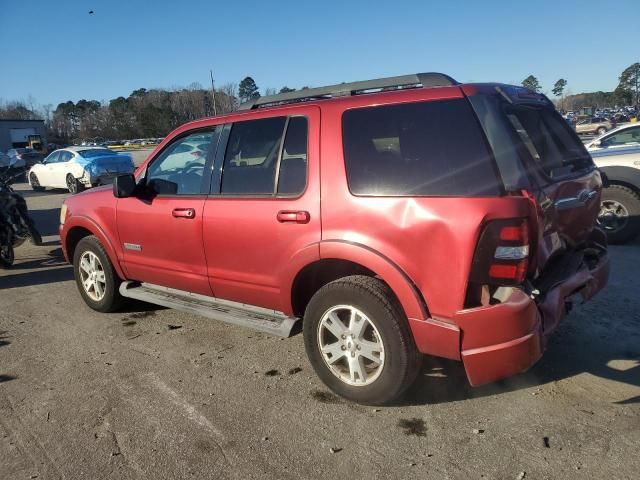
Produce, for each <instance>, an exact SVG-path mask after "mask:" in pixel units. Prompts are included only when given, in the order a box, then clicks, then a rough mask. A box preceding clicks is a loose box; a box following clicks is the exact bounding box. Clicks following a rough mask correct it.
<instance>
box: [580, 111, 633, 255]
mask: <svg viewBox="0 0 640 480" xmlns="http://www.w3.org/2000/svg"><path fill="white" fill-rule="evenodd" d="M586 147H587V150H588V151H589V153H590V154H591V156H592V157H593V160H594V161H595V163H596V165H597V166H598V168H599V169H600V171H601V172H603V173H604V174H605V175H606V176H607V178H608V180H609V187H608V188H605V189H604V190H603V192H602V204H601V206H600V215H599V217H598V222H599V223H600V225H601V226H602V227H603V228H604V229H605V231H606V232H607V237H608V239H609V242H610V243H624V242H627V241H629V240H631V239H633V238H635V237H636V236H637V235H638V233H640V123H630V124H627V125H624V126H622V127H618V128H616V129H614V130H611V131H610V132H607V133H605V134H604V135H602V136H600V137H598V138H596V139H595V140H593V141H592V142H591V143H588V144H587V145H586Z"/></svg>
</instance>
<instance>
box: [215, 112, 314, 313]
mask: <svg viewBox="0 0 640 480" xmlns="http://www.w3.org/2000/svg"><path fill="white" fill-rule="evenodd" d="M292 110H293V111H295V114H290V115H288V116H287V115H283V114H282V113H279V114H273V115H272V116H268V117H264V116H261V118H257V119H254V120H246V121H241V122H236V123H234V124H233V125H227V126H225V130H226V131H225V133H224V134H223V136H222V139H221V142H220V145H221V147H222V146H223V145H225V143H226V149H224V148H219V149H218V154H217V155H216V164H215V172H216V174H214V178H215V180H214V181H213V182H212V184H213V186H212V194H211V196H210V197H209V198H208V199H207V202H206V205H205V208H204V232H203V236H204V248H205V254H206V257H207V267H208V275H209V279H210V282H211V287H212V289H213V291H214V292H215V295H216V297H219V298H223V299H226V300H232V301H236V302H240V303H246V304H251V305H258V306H261V307H265V308H272V309H274V310H278V311H284V310H285V309H286V308H287V301H286V299H288V298H289V293H288V291H283V285H282V278H283V273H284V272H285V271H286V270H287V268H289V266H290V265H291V263H292V262H293V261H294V259H296V258H300V255H308V257H305V258H308V260H309V261H311V260H312V259H314V258H315V259H317V258H319V250H318V246H317V244H318V242H319V241H320V236H321V232H320V188H319V187H320V185H319V162H320V158H319V142H320V111H319V109H318V108H317V107H308V106H305V107H296V108H295V109H292Z"/></svg>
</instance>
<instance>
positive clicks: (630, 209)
mask: <svg viewBox="0 0 640 480" xmlns="http://www.w3.org/2000/svg"><path fill="white" fill-rule="evenodd" d="M598 224H599V225H600V227H602V229H603V230H604V231H605V233H606V234H607V240H608V241H609V243H625V242H628V241H629V240H632V239H633V238H635V237H636V236H637V235H638V234H639V233H640V195H638V193H637V192H635V191H633V190H632V189H630V188H628V187H623V186H622V185H611V186H610V187H609V188H604V189H603V190H602V199H601V203H600V213H599V214H598Z"/></svg>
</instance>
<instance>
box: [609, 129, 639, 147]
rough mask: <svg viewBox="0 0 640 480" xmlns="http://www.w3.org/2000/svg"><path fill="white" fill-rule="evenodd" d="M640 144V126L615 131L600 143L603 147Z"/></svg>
mask: <svg viewBox="0 0 640 480" xmlns="http://www.w3.org/2000/svg"><path fill="white" fill-rule="evenodd" d="M638 144H640V127H632V128H627V129H625V130H622V131H620V132H617V133H614V134H612V135H610V136H608V137H606V138H604V139H603V140H602V141H601V142H600V145H601V146H603V147H619V146H624V145H638Z"/></svg>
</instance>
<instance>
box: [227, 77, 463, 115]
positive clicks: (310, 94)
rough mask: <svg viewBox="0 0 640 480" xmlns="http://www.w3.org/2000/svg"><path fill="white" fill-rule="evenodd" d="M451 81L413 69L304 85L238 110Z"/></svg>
mask: <svg viewBox="0 0 640 480" xmlns="http://www.w3.org/2000/svg"><path fill="white" fill-rule="evenodd" d="M450 85H458V82H456V81H455V80H454V79H453V78H451V77H450V76H449V75H445V74H444V73H436V72H429V73H415V74H411V75H401V76H399V77H387V78H378V79H376V80H365V81H363V82H351V83H340V84H338V85H329V86H327V87H318V88H307V89H304V90H296V91H295V92H287V93H280V94H278V95H269V96H267V97H259V98H256V99H254V100H249V101H248V102H245V103H242V104H240V107H239V108H238V110H251V109H254V108H259V107H267V106H275V105H282V104H286V103H295V102H304V101H310V100H321V99H326V98H334V97H348V96H351V95H358V94H361V93H370V92H371V91H372V90H387V89H388V90H391V89H394V90H396V89H397V90H400V89H403V88H418V87H422V88H430V87H444V86H450Z"/></svg>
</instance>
